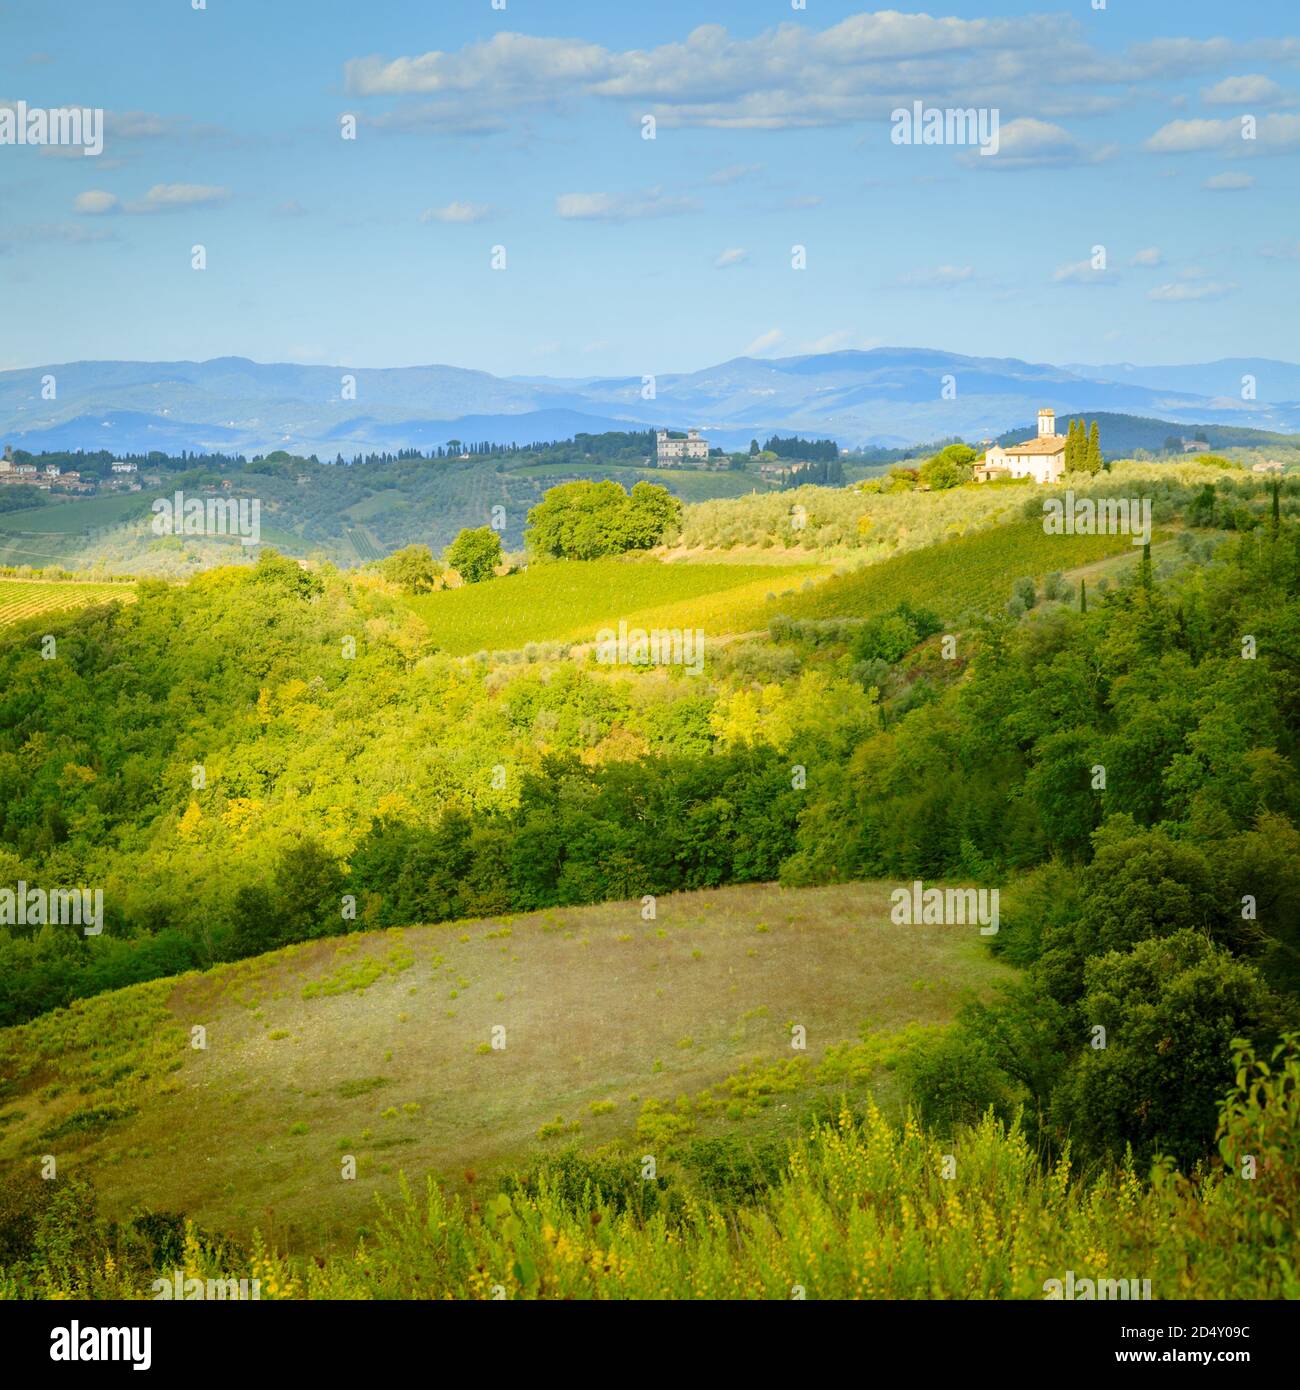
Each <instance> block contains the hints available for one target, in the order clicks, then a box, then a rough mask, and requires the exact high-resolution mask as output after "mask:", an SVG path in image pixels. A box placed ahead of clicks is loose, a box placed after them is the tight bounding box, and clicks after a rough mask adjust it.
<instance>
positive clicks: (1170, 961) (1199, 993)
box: [1052, 931, 1269, 1167]
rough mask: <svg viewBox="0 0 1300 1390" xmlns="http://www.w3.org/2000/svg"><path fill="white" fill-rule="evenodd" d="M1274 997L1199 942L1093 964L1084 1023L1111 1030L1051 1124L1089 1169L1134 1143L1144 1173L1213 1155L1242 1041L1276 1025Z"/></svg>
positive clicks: (1061, 1095)
mask: <svg viewBox="0 0 1300 1390" xmlns="http://www.w3.org/2000/svg"><path fill="white" fill-rule="evenodd" d="M1268 1015H1269V1005H1268V993H1267V990H1266V988H1265V985H1264V982H1263V981H1262V980H1261V978H1260V977H1259V975H1258V974H1257V973H1256V971H1255V970H1254V969H1253V968H1252V967H1251V966H1249V965H1246V964H1243V963H1242V962H1240V961H1236V960H1233V959H1232V957H1231V956H1229V955H1228V954H1227V953H1226V952H1225V951H1222V950H1220V949H1219V948H1218V947H1216V946H1214V945H1212V944H1211V943H1210V942H1209V941H1207V940H1206V939H1205V938H1204V937H1203V936H1201V935H1200V934H1199V933H1198V932H1195V931H1180V932H1177V933H1175V934H1174V935H1173V936H1168V937H1161V938H1158V939H1155V940H1149V941H1143V942H1140V943H1139V944H1138V945H1137V946H1136V947H1134V949H1133V950H1132V951H1131V952H1129V953H1127V954H1125V953H1122V952H1118V951H1112V952H1110V953H1109V954H1107V955H1103V956H1098V957H1096V958H1095V959H1093V960H1090V961H1089V962H1088V965H1087V972H1086V983H1085V992H1084V997H1083V1000H1082V1004H1081V1006H1080V1011H1079V1016H1080V1020H1081V1023H1082V1025H1083V1027H1084V1028H1085V1029H1087V1030H1089V1033H1090V1035H1091V1036H1095V1037H1101V1036H1102V1035H1100V1034H1093V1033H1092V1031H1091V1030H1094V1029H1097V1028H1101V1029H1104V1030H1105V1033H1104V1038H1105V1046H1103V1047H1085V1048H1084V1049H1083V1051H1082V1054H1081V1057H1080V1059H1079V1061H1078V1062H1077V1063H1076V1064H1075V1066H1074V1068H1073V1069H1072V1071H1071V1072H1070V1074H1069V1075H1068V1076H1067V1077H1066V1078H1065V1079H1064V1080H1063V1082H1062V1083H1061V1085H1060V1086H1059V1087H1058V1088H1057V1090H1056V1092H1055V1094H1054V1096H1053V1101H1052V1116H1053V1119H1054V1121H1055V1122H1056V1125H1057V1127H1058V1130H1059V1132H1060V1134H1061V1135H1062V1136H1064V1135H1066V1134H1067V1133H1068V1135H1069V1137H1070V1140H1071V1142H1072V1144H1073V1145H1074V1146H1075V1149H1076V1152H1078V1153H1079V1155H1080V1156H1081V1157H1083V1158H1085V1159H1101V1158H1106V1157H1110V1156H1113V1155H1116V1154H1119V1153H1121V1152H1122V1151H1123V1149H1124V1146H1125V1145H1126V1144H1130V1143H1131V1144H1132V1145H1133V1149H1134V1152H1135V1154H1136V1156H1137V1158H1138V1161H1139V1162H1149V1161H1150V1160H1151V1159H1152V1158H1153V1157H1154V1156H1155V1155H1156V1154H1168V1155H1170V1156H1171V1157H1173V1158H1174V1159H1176V1160H1177V1161H1178V1162H1179V1163H1180V1164H1181V1165H1183V1166H1184V1167H1190V1166H1191V1165H1192V1164H1193V1163H1195V1162H1196V1161H1197V1160H1198V1159H1200V1158H1203V1157H1204V1156H1205V1154H1206V1152H1207V1151H1208V1150H1209V1149H1210V1147H1211V1146H1212V1144H1213V1141H1214V1137H1215V1125H1216V1121H1217V1118H1218V1105H1219V1101H1220V1099H1221V1098H1222V1096H1223V1094H1224V1093H1225V1092H1226V1091H1227V1090H1228V1088H1229V1087H1230V1086H1231V1085H1232V1076H1233V1068H1232V1048H1233V1043H1234V1040H1236V1039H1238V1038H1248V1037H1251V1036H1254V1035H1257V1034H1258V1030H1259V1029H1260V1028H1261V1027H1265V1026H1267V1020H1268Z"/></svg>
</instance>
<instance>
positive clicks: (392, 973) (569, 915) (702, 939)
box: [0, 884, 1009, 1249]
mask: <svg viewBox="0 0 1300 1390" xmlns="http://www.w3.org/2000/svg"><path fill="white" fill-rule="evenodd" d="M1008 973H1009V972H1008V971H1007V969H1006V968H1005V967H1003V966H1001V965H999V964H998V963H996V962H995V961H993V960H992V958H991V957H990V956H989V955H988V953H987V951H986V949H985V945H984V943H983V942H982V941H981V940H980V938H979V936H978V932H977V930H976V929H973V928H960V927H935V926H930V927H921V926H916V927H904V926H896V925H893V924H891V923H890V921H889V885H885V884H847V885H838V886H834V887H823V888H808V889H782V888H780V887H777V886H775V885H758V886H750V887H732V888H724V889H720V890H717V891H712V892H699V893H686V894H680V895H675V896H672V897H665V898H662V899H660V900H659V902H658V904H657V918H656V920H654V921H649V922H647V921H643V920H642V917H641V906H640V904H639V903H611V904H602V905H598V906H594V907H585V908H571V909H556V910H553V911H548V912H540V913H534V914H530V915H527V916H519V917H515V918H513V919H500V920H483V921H474V922H462V923H452V924H444V925H439V926H435V927H416V928H406V929H401V930H393V931H389V932H375V933H368V934H365V935H354V936H348V937H337V938H330V939H326V940H322V941H317V942H312V943H308V944H306V945H303V946H295V947H290V948H287V949H286V950H283V951H279V952H275V953H273V954H271V955H268V956H262V957H258V958H255V959H252V960H248V961H242V962H238V963H236V964H233V965H229V966H222V967H219V968H217V969H215V970H212V971H210V972H206V973H204V974H191V975H188V976H184V977H182V978H180V979H179V980H164V981H159V982H156V983H153V984H147V985H141V986H136V987H134V988H132V989H128V990H123V991H118V992H116V993H114V994H111V995H105V996H101V997H100V998H97V999H91V1000H88V1001H83V1002H82V1003H80V1004H78V1005H77V1006H75V1007H74V1008H73V1009H71V1010H64V1011H59V1012H58V1013H56V1014H53V1015H48V1016H45V1017H43V1018H40V1019H37V1020H35V1021H34V1022H33V1023H31V1024H28V1025H26V1026H24V1027H23V1028H17V1029H11V1030H7V1032H6V1033H4V1034H0V1074H3V1076H4V1078H5V1085H4V1088H3V1092H0V1165H3V1164H8V1163H13V1162H15V1161H21V1160H22V1159H24V1158H26V1159H28V1160H30V1159H31V1158H32V1157H33V1156H35V1155H39V1154H42V1153H53V1154H54V1155H55V1156H56V1157H57V1158H58V1160H59V1162H60V1164H61V1165H67V1167H68V1169H69V1170H70V1171H71V1170H73V1169H77V1168H81V1167H82V1166H83V1165H84V1167H85V1170H86V1171H87V1172H88V1173H89V1175H90V1176H91V1177H92V1178H93V1179H94V1180H95V1182H96V1185H97V1186H98V1187H99V1189H100V1191H101V1193H103V1194H104V1195H105V1197H106V1198H107V1199H108V1206H109V1208H110V1209H111V1210H113V1211H115V1212H117V1213H126V1212H129V1211H131V1210H132V1209H134V1208H136V1207H139V1206H144V1205H147V1206H149V1207H151V1208H153V1209H155V1210H173V1211H185V1212H187V1213H189V1214H190V1215H192V1216H193V1217H194V1218H195V1219H196V1220H198V1221H199V1222H200V1223H201V1224H203V1225H205V1226H208V1227H209V1228H215V1229H226V1230H231V1231H234V1232H237V1233H242V1234H247V1232H248V1231H249V1230H251V1229H252V1228H253V1227H254V1226H257V1227H259V1228H260V1229H261V1230H262V1231H263V1232H264V1233H268V1232H274V1233H275V1236H276V1239H277V1240H278V1241H280V1242H281V1244H283V1245H289V1246H291V1247H294V1248H299V1249H318V1248H324V1247H326V1246H329V1245H332V1244H333V1243H334V1242H336V1241H337V1240H340V1239H350V1238H352V1237H353V1236H355V1234H356V1232H357V1230H358V1229H360V1228H361V1227H362V1226H364V1224H365V1223H366V1222H367V1221H368V1220H369V1218H370V1217H371V1216H372V1214H373V1202H372V1198H373V1195H374V1194H375V1192H380V1193H386V1194H389V1195H391V1194H392V1193H393V1192H394V1191H395V1190H396V1186H397V1181H398V1175H399V1172H405V1173H406V1174H407V1175H408V1176H410V1177H412V1178H417V1177H421V1176H422V1175H423V1174H424V1173H426V1172H432V1173H435V1174H436V1175H438V1176H439V1177H440V1178H442V1179H444V1180H446V1181H449V1182H451V1183H453V1184H454V1185H460V1186H465V1185H467V1179H466V1176H465V1172H466V1170H467V1169H471V1168H472V1169H473V1170H475V1174H476V1177H477V1178H478V1179H480V1180H481V1179H482V1178H483V1177H485V1176H489V1175H490V1174H491V1173H492V1172H493V1171H494V1170H496V1169H498V1168H501V1167H504V1166H507V1165H514V1164H517V1163H518V1162H520V1161H521V1160H524V1159H526V1158H527V1156H528V1154H529V1153H530V1152H531V1151H533V1150H536V1149H546V1148H552V1149H554V1148H556V1147H562V1146H563V1145H564V1144H566V1143H577V1144H580V1145H582V1146H583V1147H584V1148H585V1147H589V1146H592V1145H596V1144H600V1143H604V1142H607V1141H610V1140H615V1139H629V1140H630V1139H634V1138H635V1139H636V1140H637V1141H638V1142H640V1143H643V1144H649V1145H653V1144H654V1143H655V1142H661V1140H662V1128H661V1127H660V1126H659V1125H658V1121H657V1116H656V1115H655V1114H652V1113H649V1112H647V1110H646V1105H647V1102H650V1103H651V1105H650V1112H654V1111H655V1109H656V1107H655V1104H654V1103H655V1102H658V1103H659V1104H660V1105H662V1106H663V1107H664V1108H665V1109H666V1110H668V1111H670V1112H671V1111H674V1110H676V1108H677V1098H678V1097H681V1096H686V1097H693V1096H698V1095H700V1094H701V1093H703V1092H705V1091H706V1090H707V1089H708V1088H714V1092H713V1094H714V1095H720V1096H721V1097H722V1100H723V1102H725V1103H723V1104H713V1103H710V1105H708V1106H700V1107H698V1108H697V1110H696V1112H695V1115H694V1117H693V1118H690V1119H680V1120H676V1121H674V1124H680V1125H685V1126H687V1127H689V1128H690V1129H691V1130H692V1131H693V1132H696V1133H700V1134H707V1133H711V1132H716V1131H719V1130H721V1129H727V1128H731V1129H732V1130H738V1131H739V1132H742V1133H743V1132H747V1131H748V1132H761V1133H764V1134H781V1133H782V1132H783V1129H786V1128H788V1127H789V1125H792V1124H793V1123H794V1115H795V1112H796V1110H797V1109H798V1106H797V1104H796V1102H797V1101H798V1100H799V1099H800V1098H802V1099H804V1100H806V1099H807V1097H808V1092H809V1091H810V1089H816V1084H815V1076H814V1073H815V1070H816V1068H817V1066H818V1063H819V1059H822V1058H823V1057H824V1056H825V1054H826V1049H827V1048H828V1047H831V1046H832V1045H835V1044H843V1043H845V1042H855V1041H856V1040H858V1039H859V1038H860V1037H862V1036H864V1035H865V1030H870V1032H871V1033H872V1034H873V1035H874V1034H879V1035H881V1036H882V1037H883V1036H886V1035H889V1034H891V1033H896V1032H897V1031H898V1030H901V1029H904V1028H907V1027H908V1026H909V1025H929V1024H939V1023H943V1022H946V1021H948V1020H949V1019H950V1018H951V1017H952V1015H953V1013H954V1010H955V1008H956V1006H957V1004H958V1003H959V1002H960V1000H961V999H962V998H963V997H964V996H965V995H966V994H967V993H968V992H971V991H974V992H977V993H981V994H983V993H985V992H986V991H987V990H988V989H989V987H990V986H991V985H992V983H993V982H994V981H995V980H997V979H999V978H1002V977H1004V976H1005V975H1007V974H1008ZM795 1024H799V1025H802V1027H803V1028H804V1029H806V1033H807V1050H806V1053H804V1054H798V1053H796V1052H795V1051H794V1050H793V1049H792V1047H791V1036H792V1035H791V1027H792V1025H795ZM196 1026H197V1027H201V1028H202V1029H204V1030H205V1033H206V1038H205V1042H206V1046H205V1047H204V1048H202V1049H200V1048H196V1047H194V1046H193V1045H192V1038H193V1037H194V1036H195V1035H194V1034H193V1033H192V1029H194V1028H195V1027H196ZM496 1027H500V1028H503V1029H504V1030H505V1032H504V1042H505V1046H504V1047H503V1048H500V1049H494V1048H493V1046H492V1040H493V1029H494V1028H496ZM498 1038H500V1035H498ZM799 1056H802V1057H803V1058H804V1060H802V1061H795V1060H794V1059H796V1058H797V1057H799ZM753 1067H758V1068H760V1069H761V1068H769V1069H771V1068H774V1069H775V1071H776V1072H779V1073H781V1074H782V1075H783V1076H784V1078H785V1079H784V1081H783V1082H782V1083H781V1084H780V1085H770V1084H768V1083H767V1082H761V1083H754V1082H753V1081H752V1077H753V1076H755V1075H757V1074H758V1073H754V1072H752V1071H750V1072H747V1070H746V1069H747V1068H753ZM805 1069H806V1070H805ZM742 1073H743V1074H747V1075H750V1076H751V1082H750V1083H743V1084H739V1085H737V1084H736V1083H734V1082H733V1084H732V1085H731V1087H730V1088H729V1087H728V1086H727V1085H726V1084H725V1083H726V1082H727V1080H728V1078H735V1077H737V1075H738V1074H742ZM886 1081H887V1078H886ZM823 1083H824V1084H827V1083H825V1078H823ZM828 1084H830V1086H831V1089H832V1090H834V1091H835V1094H837V1095H838V1094H840V1093H841V1092H842V1091H843V1090H844V1085H843V1083H842V1081H840V1080H839V1079H838V1078H837V1079H836V1080H835V1081H833V1082H832V1083H828ZM796 1092H797V1094H796ZM783 1107H785V1109H786V1110H787V1111H788V1112H789V1114H788V1116H786V1115H784V1114H783ZM787 1120H788V1121H789V1124H786V1121H787ZM546 1126H549V1127H550V1128H549V1129H545V1128H544V1127H546ZM650 1151H654V1149H653V1147H651V1150H650ZM345 1155H354V1156H355V1157H356V1160H357V1165H358V1168H357V1176H356V1180H355V1181H345V1180H344V1179H343V1178H342V1177H341V1168H342V1162H343V1159H344V1156H345Z"/></svg>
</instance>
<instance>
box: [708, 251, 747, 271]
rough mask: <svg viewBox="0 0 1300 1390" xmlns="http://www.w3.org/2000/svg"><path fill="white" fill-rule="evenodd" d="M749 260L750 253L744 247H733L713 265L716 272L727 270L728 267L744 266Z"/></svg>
mask: <svg viewBox="0 0 1300 1390" xmlns="http://www.w3.org/2000/svg"><path fill="white" fill-rule="evenodd" d="M748 259H749V252H748V251H746V250H745V248H744V247H743V246H733V247H731V248H730V249H729V250H727V251H724V252H723V253H722V255H720V256H719V257H718V259H717V260H716V261H714V262H713V265H714V269H715V270H726V268H727V267H728V266H732V265H744V263H745V262H746V261H747V260H748Z"/></svg>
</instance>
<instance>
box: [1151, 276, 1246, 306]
mask: <svg viewBox="0 0 1300 1390" xmlns="http://www.w3.org/2000/svg"><path fill="white" fill-rule="evenodd" d="M1240 288H1241V286H1240V285H1234V284H1230V283H1229V282H1227V281H1215V280H1205V281H1201V280H1196V279H1187V280H1178V281H1173V282H1171V283H1170V284H1167V285H1160V286H1158V287H1157V288H1156V289H1154V290H1149V291H1148V292H1147V298H1148V299H1153V300H1155V301H1156V302H1157V303H1160V304H1190V303H1194V302H1196V301H1197V300H1202V299H1223V298H1225V297H1226V296H1228V295H1230V294H1236V292H1237V291H1238V290H1239V289H1240Z"/></svg>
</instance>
